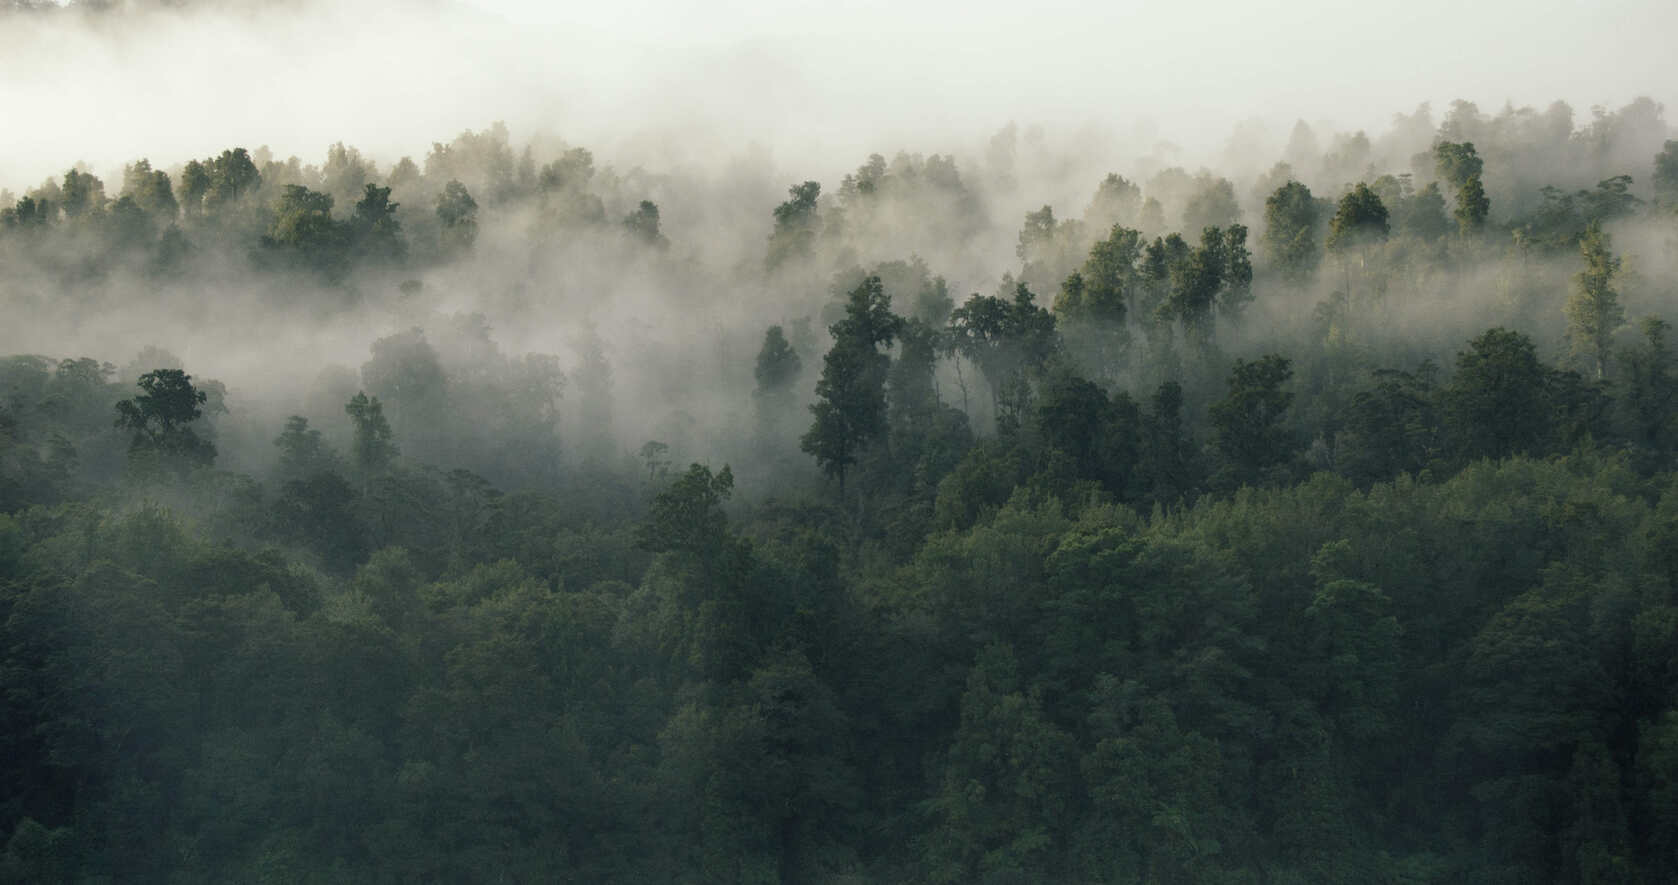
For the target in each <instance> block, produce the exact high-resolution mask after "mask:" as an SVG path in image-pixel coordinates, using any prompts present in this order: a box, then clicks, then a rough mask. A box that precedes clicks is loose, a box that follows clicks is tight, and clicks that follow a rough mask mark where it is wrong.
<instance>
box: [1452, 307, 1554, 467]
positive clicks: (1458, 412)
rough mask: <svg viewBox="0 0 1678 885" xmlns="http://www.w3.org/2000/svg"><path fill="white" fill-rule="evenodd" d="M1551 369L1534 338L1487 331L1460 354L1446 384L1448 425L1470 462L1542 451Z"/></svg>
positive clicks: (1460, 452)
mask: <svg viewBox="0 0 1678 885" xmlns="http://www.w3.org/2000/svg"><path fill="white" fill-rule="evenodd" d="M1549 387H1550V372H1549V370H1548V369H1547V368H1546V367H1545V366H1544V365H1543V364H1542V363H1540V362H1539V361H1538V354H1537V352H1536V351H1535V350H1534V348H1533V345H1532V340H1531V339H1530V338H1528V337H1527V336H1525V335H1522V334H1521V333H1519V332H1511V331H1509V330H1508V329H1501V328H1496V329H1487V330H1486V331H1485V332H1482V333H1481V334H1480V335H1479V336H1477V337H1476V338H1475V339H1474V340H1473V341H1470V342H1469V344H1468V349H1467V350H1465V351H1462V352H1461V353H1458V354H1457V371H1456V374H1455V375H1454V376H1452V378H1451V381H1450V383H1449V384H1447V385H1446V388H1445V425H1446V431H1447V433H1448V434H1449V438H1450V442H1451V445H1452V447H1453V449H1454V450H1455V452H1456V454H1457V455H1458V456H1459V457H1460V458H1463V459H1465V460H1472V459H1476V458H1506V457H1509V456H1510V455H1524V454H1533V455H1536V454H1541V453H1542V452H1543V451H1544V449H1545V447H1546V446H1547V443H1548V439H1549V436H1550V432H1551V426H1550V425H1551V422H1552V421H1553V420H1555V416H1553V415H1552V414H1550V405H1551V404H1550V397H1549V396H1548V388H1549Z"/></svg>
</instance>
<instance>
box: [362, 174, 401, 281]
mask: <svg viewBox="0 0 1678 885" xmlns="http://www.w3.org/2000/svg"><path fill="white" fill-rule="evenodd" d="M400 205H401V204H399V203H393V202H391V200H390V188H388V187H379V186H378V185H375V184H369V185H366V186H365V187H364V188H363V190H362V195H361V199H360V200H358V201H356V204H355V214H354V215H351V216H350V220H349V237H350V243H351V248H352V249H353V250H354V252H355V254H356V256H357V257H359V258H361V259H363V260H372V261H380V262H392V263H396V262H401V261H402V260H403V259H405V258H407V257H408V241H407V240H406V239H405V238H404V237H403V236H402V224H401V222H399V221H397V220H396V210H397V208H398V207H399V206H400Z"/></svg>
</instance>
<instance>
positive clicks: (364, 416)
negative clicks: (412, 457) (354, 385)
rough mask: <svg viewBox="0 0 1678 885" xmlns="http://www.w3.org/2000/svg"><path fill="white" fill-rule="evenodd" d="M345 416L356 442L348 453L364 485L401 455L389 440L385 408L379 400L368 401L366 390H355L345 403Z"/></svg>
mask: <svg viewBox="0 0 1678 885" xmlns="http://www.w3.org/2000/svg"><path fill="white" fill-rule="evenodd" d="M344 414H346V415H349V416H350V421H351V422H352V423H353V424H354V425H355V442H353V443H352V444H351V446H350V453H351V457H352V458H353V459H354V460H355V466H356V469H357V470H358V471H360V473H361V476H362V483H363V484H364V485H365V484H366V483H367V482H368V481H369V480H370V479H371V478H372V477H373V476H375V475H377V474H378V473H380V472H381V471H383V470H384V469H385V468H386V467H388V466H389V465H390V462H391V461H392V460H393V459H394V458H395V457H396V456H397V455H398V454H400V453H401V452H400V450H398V449H397V447H396V443H395V441H394V440H393V439H392V438H391V437H392V434H391V430H390V422H389V421H387V420H385V409H384V405H383V404H382V403H380V402H379V398H378V397H376V396H375V397H373V398H372V399H368V398H367V393H366V392H365V391H357V392H356V394H355V396H353V397H351V398H350V401H349V402H347V403H345V404H344Z"/></svg>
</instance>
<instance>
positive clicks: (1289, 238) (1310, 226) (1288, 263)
mask: <svg viewBox="0 0 1678 885" xmlns="http://www.w3.org/2000/svg"><path fill="white" fill-rule="evenodd" d="M1321 223H1322V219H1321V217H1320V215H1319V214H1318V209H1317V199H1316V198H1315V197H1313V196H1311V189H1310V188H1308V187H1306V186H1305V185H1303V184H1300V183H1299V182H1297V181H1289V182H1288V183H1287V184H1284V185H1282V186H1281V187H1279V188H1277V189H1276V192H1275V193H1273V194H1271V195H1270V196H1269V197H1267V198H1266V199H1265V201H1264V250H1265V255H1266V256H1267V257H1268V258H1269V259H1270V261H1271V263H1272V264H1274V265H1276V267H1278V268H1279V269H1280V270H1281V272H1282V274H1283V276H1285V277H1287V278H1288V279H1289V280H1292V281H1294V282H1300V281H1302V280H1305V279H1307V278H1309V277H1310V276H1311V274H1312V273H1314V272H1315V271H1316V269H1317V265H1318V264H1320V263H1321V262H1322V258H1323V250H1322V246H1321V242H1322V241H1321V236H1322V234H1321V233H1320V225H1321Z"/></svg>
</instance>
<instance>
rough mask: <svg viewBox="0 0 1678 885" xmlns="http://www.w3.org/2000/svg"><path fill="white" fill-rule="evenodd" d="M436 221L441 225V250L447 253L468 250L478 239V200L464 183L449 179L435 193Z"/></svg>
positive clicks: (454, 253)
mask: <svg viewBox="0 0 1678 885" xmlns="http://www.w3.org/2000/svg"><path fill="white" fill-rule="evenodd" d="M437 221H438V223H439V224H441V225H442V226H443V251H444V252H445V253H446V254H449V255H458V254H461V253H463V252H469V251H471V249H472V244H473V243H475V242H477V240H478V201H477V200H474V199H472V194H471V193H469V192H468V191H467V190H466V185H464V184H461V183H460V182H459V181H455V180H452V179H451V180H450V181H449V183H448V184H446V185H444V186H443V192H442V193H440V194H438V195H437Z"/></svg>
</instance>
